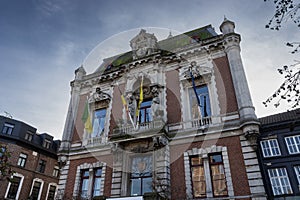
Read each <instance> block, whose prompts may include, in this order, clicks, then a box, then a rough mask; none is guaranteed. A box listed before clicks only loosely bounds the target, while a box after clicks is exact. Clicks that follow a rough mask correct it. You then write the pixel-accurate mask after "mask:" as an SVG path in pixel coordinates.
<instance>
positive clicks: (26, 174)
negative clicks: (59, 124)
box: [0, 116, 60, 200]
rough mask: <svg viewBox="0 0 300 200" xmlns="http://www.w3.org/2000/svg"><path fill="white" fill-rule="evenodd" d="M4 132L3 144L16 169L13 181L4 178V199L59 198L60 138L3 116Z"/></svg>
mask: <svg viewBox="0 0 300 200" xmlns="http://www.w3.org/2000/svg"><path fill="white" fill-rule="evenodd" d="M0 131H1V132H0V145H1V146H2V147H4V149H3V150H5V151H9V152H10V154H11V157H10V158H9V163H11V165H12V170H13V171H14V174H13V178H12V181H11V182H8V181H7V180H2V181H1V184H0V199H34V200H40V199H47V200H51V199H52V200H53V199H55V195H56V192H57V185H58V177H59V163H58V162H57V150H58V148H59V145H60V141H58V140H53V137H52V136H51V135H49V134H46V133H43V134H38V133H37V132H36V131H37V130H36V128H34V127H32V126H30V125H28V124H26V123H24V122H22V121H18V120H15V119H11V118H7V117H4V116H0Z"/></svg>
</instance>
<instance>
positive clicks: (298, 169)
mask: <svg viewBox="0 0 300 200" xmlns="http://www.w3.org/2000/svg"><path fill="white" fill-rule="evenodd" d="M294 171H295V174H296V176H297V180H298V185H299V186H300V165H295V166H294Z"/></svg>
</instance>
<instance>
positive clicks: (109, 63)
mask: <svg viewBox="0 0 300 200" xmlns="http://www.w3.org/2000/svg"><path fill="white" fill-rule="evenodd" d="M217 35H218V34H217V33H216V32H215V30H214V29H213V28H212V26H211V25H207V26H205V27H202V28H198V29H195V30H192V31H189V32H186V33H183V34H180V35H177V36H174V37H170V38H167V39H165V40H161V41H159V42H158V47H159V49H160V50H161V51H162V54H163V55H166V54H168V52H169V53H170V52H172V51H174V50H176V49H178V48H182V47H184V46H187V45H189V44H191V43H193V42H199V41H201V40H205V39H208V38H212V37H215V36H217ZM132 61H133V57H132V51H129V52H126V53H123V54H120V55H116V56H113V57H110V58H107V59H104V60H103V63H102V64H101V65H100V67H99V68H98V69H97V71H103V72H105V73H109V72H112V71H116V70H117V69H118V68H119V66H121V65H123V64H126V63H130V62H132Z"/></svg>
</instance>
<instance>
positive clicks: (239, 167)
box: [170, 136, 250, 200]
mask: <svg viewBox="0 0 300 200" xmlns="http://www.w3.org/2000/svg"><path fill="white" fill-rule="evenodd" d="M212 145H216V146H226V147H227V152H228V157H229V163H230V172H231V178H232V184H233V189H234V194H235V195H236V196H239V195H240V196H242V195H250V188H249V184H248V181H247V174H246V169H245V164H244V159H243V154H242V151H241V145H240V139H239V136H234V137H227V138H222V139H218V140H209V141H205V142H193V143H191V145H190V146H187V144H182V145H174V146H171V147H170V152H171V154H170V156H171V157H170V159H171V191H172V199H174V200H177V199H178V198H177V197H180V199H184V197H185V196H186V186H185V170H184V161H183V153H184V152H186V151H188V150H190V149H193V148H207V147H210V146H212Z"/></svg>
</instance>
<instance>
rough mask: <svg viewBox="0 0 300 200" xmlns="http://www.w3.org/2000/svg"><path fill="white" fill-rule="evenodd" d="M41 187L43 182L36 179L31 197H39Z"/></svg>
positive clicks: (34, 198) (35, 199) (35, 198)
mask: <svg viewBox="0 0 300 200" xmlns="http://www.w3.org/2000/svg"><path fill="white" fill-rule="evenodd" d="M40 188H41V182H38V181H35V182H34V185H33V188H32V193H31V199H33V200H37V199H38V197H39V193H40Z"/></svg>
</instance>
